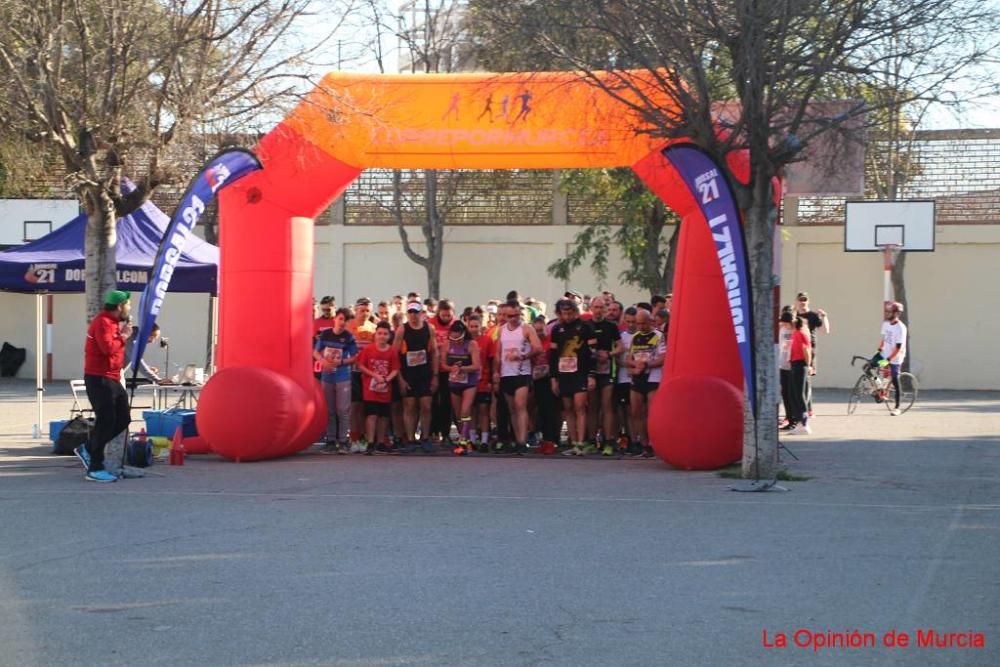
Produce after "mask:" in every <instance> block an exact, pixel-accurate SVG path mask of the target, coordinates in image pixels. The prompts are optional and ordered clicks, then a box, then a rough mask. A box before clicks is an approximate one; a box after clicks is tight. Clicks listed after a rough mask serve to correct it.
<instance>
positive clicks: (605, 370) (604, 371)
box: [597, 359, 611, 375]
mask: <svg viewBox="0 0 1000 667" xmlns="http://www.w3.org/2000/svg"><path fill="white" fill-rule="evenodd" d="M597 374H598V375H610V374H611V359H598V360H597Z"/></svg>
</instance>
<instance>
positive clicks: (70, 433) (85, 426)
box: [52, 415, 94, 456]
mask: <svg viewBox="0 0 1000 667" xmlns="http://www.w3.org/2000/svg"><path fill="white" fill-rule="evenodd" d="M93 426H94V422H93V421H92V420H90V419H84V418H83V417H81V416H80V415H77V416H76V417H73V418H72V419H70V420H69V421H68V422H67V423H66V425H65V426H63V427H62V430H61V431H59V437H58V438H56V441H55V443H54V444H53V445H52V453H53V454H55V455H56V456H72V455H73V450H74V449H76V448H77V447H79V446H80V445H82V444H83V443H85V442H87V439H88V438H90V429H91V428H93Z"/></svg>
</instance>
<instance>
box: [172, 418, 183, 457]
mask: <svg viewBox="0 0 1000 667" xmlns="http://www.w3.org/2000/svg"><path fill="white" fill-rule="evenodd" d="M170 465H172V466H182V465H184V433H183V431H182V430H181V427H180V426H178V427H177V430H176V431H174V440H173V443H171V445H170Z"/></svg>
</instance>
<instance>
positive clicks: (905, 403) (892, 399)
mask: <svg viewBox="0 0 1000 667" xmlns="http://www.w3.org/2000/svg"><path fill="white" fill-rule="evenodd" d="M899 391H900V394H899V413H900V414H903V413H904V412H906V411H907V410H909V409H910V408H912V407H913V404H914V403H915V402H916V400H917V378H916V377H915V376H914V375H913V374H912V373H900V374H899ZM885 407H886V408H887V409H888V410H889V412H892V410H893V409H894V408H895V407H896V387H895V386H893V385H892V384H890V385H889V388H888V391H887V393H886V397H885Z"/></svg>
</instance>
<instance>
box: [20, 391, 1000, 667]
mask: <svg viewBox="0 0 1000 667" xmlns="http://www.w3.org/2000/svg"><path fill="white" fill-rule="evenodd" d="M67 394H68V392H62V391H61V390H60V389H59V388H58V387H55V388H53V390H51V391H50V392H48V402H49V406H48V408H47V411H48V414H49V415H53V416H59V415H62V414H65V413H66V412H68V408H69V401H68V400H67ZM33 400H34V392H33V388H32V387H31V386H30V384H27V383H23V382H13V383H11V382H5V383H3V384H0V516H2V519H0V664H2V665H17V666H19V667H21V666H30V665H67V664H72V665H130V666H134V665H171V666H174V665H261V666H263V665H268V666H272V665H273V666H278V665H373V666H385V665H434V666H444V665H566V666H578V665H729V664H741V665H834V664H837V665H839V664H844V665H949V666H953V665H976V666H979V665H982V666H995V665H1000V557H998V556H1000V549H998V545H1000V394H998V393H987V392H968V393H964V392H938V393H934V392H925V395H923V396H921V397H920V401H919V403H918V405H917V406H916V407H915V408H914V409H913V410H912V411H911V412H909V413H907V414H905V415H902V416H900V417H891V416H889V415H888V413H887V411H886V410H885V408H884V407H882V406H879V405H875V404H871V405H868V404H866V405H863V406H862V407H861V409H860V410H859V412H858V414H856V415H854V416H851V417H847V416H846V414H845V400H846V391H843V392H834V391H824V392H820V393H819V394H818V396H817V402H816V411H817V416H816V419H815V420H814V433H813V435H811V436H801V437H798V438H793V437H788V438H786V439H785V440H786V444H787V445H788V447H789V452H787V453H784V454H783V459H784V460H786V461H788V462H789V464H790V465H789V470H790V472H791V473H792V474H794V475H796V476H801V477H809V478H810V479H808V480H807V481H789V482H782V484H783V486H785V487H786V488H788V489H789V491H787V492H771V493H735V492H733V491H731V490H730V487H731V486H732V485H733V484H734V481H733V480H729V479H724V478H721V477H720V476H718V475H717V474H715V473H710V472H682V471H677V470H674V469H672V468H671V467H670V466H668V465H666V464H664V463H662V462H660V461H657V460H638V461H637V460H616V459H611V460H609V459H603V458H601V457H596V458H586V459H576V458H574V459H566V458H563V457H541V456H531V457H527V458H523V459H521V458H491V457H472V458H458V457H452V456H447V455H441V456H421V455H414V456H408V457H381V456H380V457H368V456H360V455H352V456H329V455H322V454H319V453H316V452H314V451H310V452H303V453H301V454H299V455H296V456H293V457H289V458H286V459H283V460H279V461H269V462H262V463H252V464H234V463H229V462H225V461H223V460H221V459H219V458H217V457H214V456H201V457H194V456H192V457H188V459H187V461H186V465H185V466H183V467H175V466H167V465H156V466H154V467H153V468H151V469H150V475H149V476H148V477H146V478H144V479H139V480H125V481H121V482H118V483H115V484H111V485H97V484H92V483H87V482H85V481H84V480H83V471H82V469H81V468H80V466H79V464H78V463H77V462H76V460H75V459H67V458H56V457H51V456H48V455H47V454H46V452H47V449H48V445H47V443H42V442H40V441H33V440H31V438H30V436H31V424H32V422H33V419H34V411H33ZM704 418H710V416H705V417H704ZM790 454H794V455H795V456H796V457H798V460H797V461H796V460H794V459H792V458H791V456H790ZM855 631H857V632H856V633H855ZM893 631H894V632H895V633H896V635H895V636H896V637H898V636H899V634H900V633H906V634H907V635H908V638H909V639H910V644H909V645H908V646H906V647H898V646H895V647H893V646H886V645H885V643H886V634H887V633H890V632H893ZM930 631H934V632H935V633H941V637H939V636H938V635H937V634H935V635H933V636H932V635H930V634H929V633H930ZM918 632H919V633H920V635H919V637H918ZM765 633H766V635H765ZM948 633H954V634H951V635H948ZM869 634H870V635H871V636H872V637H873V638H874V641H875V643H876V645H875V646H874V647H870V646H869V647H865V646H853V645H852V644H851V642H852V641H857V640H858V638H861V641H862V642H864V641H865V639H864V638H865V637H866V636H867V635H869ZM781 636H783V637H784V638H785V640H786V644H787V645H786V646H785V647H781V646H780V640H779V637H781ZM929 637H931V639H932V643H934V642H935V641H937V640H938V639H941V638H942V637H943V638H944V640H947V641H950V642H951V645H950V646H947V647H945V646H941V647H939V646H936V645H934V646H918V641H920V642H921V643H926V641H927V639H928V638H929ZM838 641H840V642H843V643H846V644H847V646H845V647H836V646H831V644H834V645H835V644H837V642H838ZM979 641H982V642H983V643H984V646H983V647H968V648H966V647H963V646H961V645H960V644H962V643H963V642H965V643H972V644H976V643H978V642H979Z"/></svg>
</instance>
